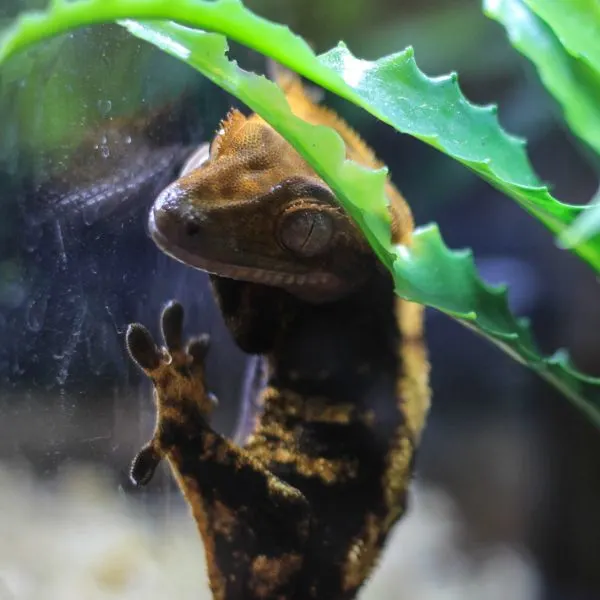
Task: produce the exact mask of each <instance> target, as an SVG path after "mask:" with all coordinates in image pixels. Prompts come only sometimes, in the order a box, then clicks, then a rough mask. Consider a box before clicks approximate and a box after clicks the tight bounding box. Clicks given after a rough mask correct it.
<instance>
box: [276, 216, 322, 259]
mask: <svg viewBox="0 0 600 600" xmlns="http://www.w3.org/2000/svg"><path fill="white" fill-rule="evenodd" d="M279 234H280V240H281V243H282V245H283V246H284V247H285V248H287V249H288V250H291V251H292V252H294V253H296V254H300V255H302V256H307V257H308V256H316V255H317V254H321V253H322V252H324V251H325V249H326V248H327V247H328V245H329V242H330V240H331V237H332V235H333V223H332V221H331V218H330V217H329V215H328V214H326V213H323V212H320V211H319V212H317V211H315V210H298V211H294V212H291V213H288V214H284V215H283V218H282V220H281V222H280V230H279Z"/></svg>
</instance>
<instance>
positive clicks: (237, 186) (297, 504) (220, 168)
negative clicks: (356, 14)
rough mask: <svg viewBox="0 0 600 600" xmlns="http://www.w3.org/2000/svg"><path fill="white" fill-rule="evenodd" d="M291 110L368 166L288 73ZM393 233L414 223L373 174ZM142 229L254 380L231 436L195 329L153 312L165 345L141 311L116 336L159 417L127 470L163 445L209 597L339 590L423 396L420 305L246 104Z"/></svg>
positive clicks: (418, 423)
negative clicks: (140, 373) (252, 361)
mask: <svg viewBox="0 0 600 600" xmlns="http://www.w3.org/2000/svg"><path fill="white" fill-rule="evenodd" d="M279 84H280V86H281V87H282V89H283V90H284V92H285V93H286V97H287V99H288V102H289V103H290V106H291V108H292V111H293V112H294V113H295V114H296V115H297V116H299V117H301V118H303V119H305V120H306V121H308V122H311V123H313V124H323V125H328V126H331V127H333V128H334V129H336V131H338V133H339V134H340V135H341V136H342V138H343V140H344V142H345V144H346V148H347V157H348V158H351V159H353V160H356V161H357V162H360V163H362V164H363V165H365V166H369V167H378V166H380V163H379V161H378V160H377V159H376V158H375V156H374V154H373V152H372V151H371V150H370V149H369V148H368V147H367V146H366V144H364V142H363V141H362V140H361V139H360V138H359V136H358V135H357V134H356V133H355V132H354V131H353V130H352V129H350V127H349V126H348V125H347V124H346V123H344V122H343V121H342V120H341V119H339V117H337V116H336V115H335V114H334V113H333V112H331V111H329V110H327V109H325V108H323V107H321V106H318V105H317V104H315V103H314V102H313V101H312V99H311V98H310V97H309V95H308V94H307V93H306V92H305V90H304V88H303V86H302V84H301V82H300V81H299V80H298V79H297V78H295V77H292V76H289V75H285V76H282V77H281V78H280V80H279ZM386 190H387V194H388V198H389V200H390V211H391V217H392V236H393V241H394V242H396V243H403V244H410V238H411V232H412V229H413V222H412V217H411V213H410V209H409V207H408V205H407V204H406V202H405V201H404V199H403V198H402V196H401V195H400V193H399V192H398V191H397V190H396V188H395V187H394V186H393V185H392V183H391V182H388V183H387V187H386ZM149 225H150V231H151V234H152V237H153V239H154V240H155V242H156V243H157V244H158V246H159V247H160V248H161V249H162V250H163V251H165V252H166V253H167V254H169V255H171V256H173V257H174V258H176V259H177V260H180V261H182V262H184V263H186V264H188V265H190V266H192V267H195V268H199V269H202V270H205V271H208V272H209V273H210V279H211V284H212V287H213V291H214V295H215V299H216V301H217V303H218V305H219V307H220V309H221V313H222V315H223V318H224V320H225V323H226V324H227V326H228V328H229V330H230V332H231V334H232V336H233V338H234V340H235V341H236V343H237V344H238V346H239V347H240V348H241V349H242V350H244V351H245V352H247V353H248V354H252V355H258V356H260V357H261V360H262V364H263V365H264V369H265V371H264V379H265V385H264V387H263V388H262V389H260V390H258V391H257V397H256V398H254V399H251V400H250V401H251V402H252V403H253V405H255V406H256V407H257V411H256V412H255V414H253V415H252V416H251V419H250V420H249V421H248V422H247V423H246V428H245V430H244V431H243V432H241V433H239V434H238V435H237V436H236V441H235V442H234V441H232V440H229V439H228V438H226V437H224V436H222V435H220V434H218V433H217V432H215V431H214V430H213V429H212V428H211V427H210V422H209V415H210V412H211V411H212V409H213V406H214V399H213V397H212V396H211V395H210V394H209V392H208V391H207V390H206V387H205V384H204V357H205V355H206V351H207V348H208V341H207V338H206V336H203V337H200V338H197V339H193V340H192V341H191V342H190V343H189V344H188V345H187V346H185V345H184V343H183V338H182V335H183V334H182V332H183V309H182V308H181V306H180V305H179V304H177V303H172V304H171V305H169V306H168V307H167V308H166V309H165V311H164V312H163V317H162V330H163V337H164V341H165V347H164V348H159V347H158V346H157V345H156V344H155V342H154V341H153V340H152V338H151V337H150V334H149V333H148V331H147V330H146V329H145V328H144V327H143V326H142V325H138V324H135V325H132V326H130V328H129V330H128V333H127V344H128V348H129V351H130V353H131V355H132V357H133V358H134V360H135V361H136V362H137V363H138V364H139V365H140V366H141V368H142V369H143V370H144V372H145V373H146V374H147V375H148V376H149V377H150V378H151V379H152V381H153V383H154V387H155V399H156V405H157V422H156V428H155V432H154V435H153V437H152V439H151V440H150V442H148V444H147V445H146V446H145V447H144V448H143V449H142V451H141V452H140V453H139V454H138V456H137V457H136V459H135V461H134V464H133V466H132V478H133V479H134V481H136V482H138V483H147V482H148V481H149V480H150V478H151V477H152V473H153V472H154V469H155V468H156V466H157V464H158V462H159V461H160V460H161V459H162V458H166V459H167V460H168V462H169V464H170V466H171V469H172V472H173V474H174V476H175V478H176V479H177V482H178V484H179V486H180V489H181V491H182V493H183V494H184V496H185V498H186V500H187V501H188V503H189V505H190V508H191V511H192V513H193V516H194V518H195V520H196V522H197V525H198V529H199V532H200V535H201V536H202V540H203V543H204V547H205V553H206V561H207V565H208V574H209V582H210V586H211V590H212V593H213V596H214V598H215V599H216V600H238V599H249V600H254V599H256V600H258V599H267V598H269V599H270V598H273V599H280V600H295V599H308V598H315V599H321V598H322V599H327V600H350V599H351V598H354V597H355V596H356V594H357V591H358V590H359V588H360V587H361V586H362V585H363V583H364V582H365V581H366V579H367V578H368V576H369V574H370V573H371V572H372V570H373V568H374V566H375V564H376V561H377V558H378V556H379V555H380V552H381V550H382V547H383V546H384V544H385V541H386V539H387V536H388V533H389V531H390V528H391V527H392V526H393V525H394V523H396V522H397V520H398V519H399V518H400V517H401V516H402V514H403V513H404V511H405V504H406V495H407V488H408V485H409V482H410V477H411V474H412V471H413V464H414V456H415V449H416V447H417V445H418V442H419V439H420V436H421V431H422V428H423V425H424V421H425V416H426V413H427V410H428V407H429V387H428V372H429V365H428V361H427V354H426V348H425V343H424V340H423V309H422V307H421V306H419V305H415V304H411V303H408V302H406V301H404V300H401V299H400V298H398V297H397V296H396V295H395V294H394V288H393V282H392V279H391V275H390V274H389V272H387V270H385V268H384V267H383V266H382V265H381V264H380V263H379V262H378V260H377V259H376V257H375V256H374V254H373V252H372V250H371V249H370V247H369V246H368V244H367V242H366V240H365V239H364V237H363V235H362V234H361V232H360V231H359V229H358V228H357V227H356V225H355V224H354V222H353V221H352V220H351V219H350V217H349V216H348V215H347V214H346V212H345V211H344V210H343V209H342V207H341V206H340V205H339V203H338V202H337V200H336V198H335V196H334V194H333V193H332V191H331V190H330V188H329V187H328V186H327V185H326V184H325V182H324V181H323V180H322V179H320V178H319V177H318V176H317V175H316V174H315V172H314V171H313V170H312V169H311V168H310V166H309V165H308V164H307V163H306V162H305V161H304V160H303V159H302V158H301V157H300V155H299V154H298V153H297V152H296V151H295V150H294V149H293V148H292V147H291V146H290V145H289V144H288V143H287V142H286V141H285V140H284V139H283V138H282V137H281V136H280V135H279V134H278V133H277V132H275V131H274V130H273V129H272V128H271V127H270V126H269V125H268V124H267V123H266V122H265V121H263V120H262V119H261V118H260V117H259V116H258V115H251V116H249V117H247V116H244V115H243V114H241V113H240V112H238V111H232V112H231V113H230V114H229V116H228V117H227V119H226V120H224V122H223V123H222V126H221V128H220V130H219V131H218V132H217V135H216V136H215V138H214V140H213V142H212V143H211V144H210V148H209V149H207V151H205V152H203V153H200V155H199V158H196V159H194V160H192V161H191V162H190V164H189V165H188V166H187V167H186V169H185V172H184V174H183V175H182V176H181V177H180V178H179V179H178V180H177V181H175V182H174V183H173V184H171V185H170V186H169V187H168V188H166V189H165V190H164V191H163V192H162V193H161V194H160V196H159V197H158V198H157V200H156V202H155V204H154V206H153V208H152V210H151V215H150V219H149Z"/></svg>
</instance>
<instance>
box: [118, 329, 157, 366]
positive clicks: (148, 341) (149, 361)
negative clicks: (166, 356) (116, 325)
mask: <svg viewBox="0 0 600 600" xmlns="http://www.w3.org/2000/svg"><path fill="white" fill-rule="evenodd" d="M125 340H126V345H127V350H128V351H129V354H130V355H131V358H132V359H133V360H134V361H135V362H136V363H137V364H138V365H139V366H140V367H141V368H142V369H144V370H148V371H152V370H153V369H156V368H157V367H158V366H159V364H160V360H161V354H160V352H159V350H158V348H157V347H156V344H155V343H154V340H153V339H152V336H151V335H150V332H149V331H148V330H147V329H146V328H145V327H144V326H143V325H140V324H139V323H132V324H131V325H129V327H128V328H127V334H126V336H125Z"/></svg>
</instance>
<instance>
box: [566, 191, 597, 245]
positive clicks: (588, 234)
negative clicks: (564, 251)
mask: <svg viewBox="0 0 600 600" xmlns="http://www.w3.org/2000/svg"><path fill="white" fill-rule="evenodd" d="M599 236H600V189H599V190H598V191H597V192H596V194H595V196H594V197H593V198H592V200H591V201H590V210H589V211H588V212H587V213H585V214H583V215H581V216H580V217H579V218H578V219H577V220H576V221H575V223H573V225H571V227H569V228H568V229H565V230H564V231H563V232H562V234H561V235H560V236H559V243H560V244H561V245H562V246H563V247H565V248H571V247H573V246H577V245H578V244H582V243H585V242H587V241H588V240H590V239H592V238H595V239H598V237H599Z"/></svg>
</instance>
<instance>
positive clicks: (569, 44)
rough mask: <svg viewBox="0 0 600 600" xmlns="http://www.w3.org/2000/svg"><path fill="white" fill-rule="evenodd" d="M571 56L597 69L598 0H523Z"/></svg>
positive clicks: (599, 36)
mask: <svg viewBox="0 0 600 600" xmlns="http://www.w3.org/2000/svg"><path fill="white" fill-rule="evenodd" d="M525 3H526V4H527V5H528V6H529V8H530V9H531V10H532V11H533V12H534V13H535V14H537V15H538V17H540V18H541V19H543V20H544V21H545V22H546V23H547V24H548V25H549V26H550V28H551V29H552V30H553V31H554V33H555V34H556V35H557V37H558V39H559V40H560V42H561V44H562V45H563V46H564V48H566V50H567V51H568V52H570V53H571V54H572V55H573V56H574V57H575V58H581V59H583V60H584V61H585V62H586V63H587V64H588V65H589V66H590V67H591V68H592V69H594V70H595V71H596V72H597V73H600V2H598V0H525Z"/></svg>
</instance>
